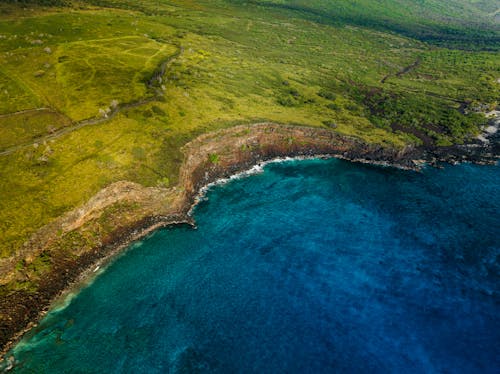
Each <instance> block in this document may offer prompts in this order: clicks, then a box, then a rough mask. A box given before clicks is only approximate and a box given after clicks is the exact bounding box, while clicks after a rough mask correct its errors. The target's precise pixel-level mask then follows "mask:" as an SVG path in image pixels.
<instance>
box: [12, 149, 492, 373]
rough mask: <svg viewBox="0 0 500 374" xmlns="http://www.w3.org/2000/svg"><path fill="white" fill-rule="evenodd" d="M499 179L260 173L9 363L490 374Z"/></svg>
mask: <svg viewBox="0 0 500 374" xmlns="http://www.w3.org/2000/svg"><path fill="white" fill-rule="evenodd" d="M499 186H500V167H498V166H481V167H479V166H472V165H460V166H448V167H446V168H445V169H444V170H438V169H426V170H425V171H424V172H423V173H416V172H410V171H401V170H396V169H392V168H383V167H375V166H369V165H360V164H353V163H349V162H346V161H341V160H336V159H331V160H307V161H292V162H286V163H280V164H270V165H268V166H266V168H265V172H264V173H262V174H258V175H253V176H251V177H248V178H244V179H239V180H235V181H232V182H230V183H228V184H225V185H222V186H217V187H214V188H211V189H210V190H209V192H208V194H207V198H206V199H205V200H204V201H202V202H201V203H200V204H199V205H198V206H197V208H196V209H195V212H194V216H195V218H196V221H197V223H198V229H197V230H193V229H191V228H188V227H177V228H172V229H166V230H160V231H158V232H156V233H155V234H153V235H152V236H150V237H149V238H147V239H145V240H143V241H142V242H140V243H138V244H135V245H133V246H132V247H131V248H130V250H129V251H128V252H127V253H126V254H125V255H123V256H121V257H119V258H118V259H117V260H116V261H115V262H113V263H112V264H111V265H110V266H109V267H108V268H107V269H106V270H105V271H104V272H102V274H100V275H99V276H98V277H97V278H96V279H95V281H94V282H93V283H92V284H91V285H89V286H88V287H86V288H84V289H82V290H81V291H80V292H79V293H78V294H77V295H76V296H75V297H74V298H73V299H71V300H68V301H67V303H66V304H67V305H66V306H65V307H60V308H58V309H55V310H54V311H52V312H51V313H50V314H49V315H48V316H47V317H46V318H45V319H44V320H43V322H42V323H41V325H40V326H39V327H38V328H37V329H36V330H34V331H33V332H32V333H31V334H28V336H27V337H26V338H25V339H24V340H23V341H22V342H21V343H20V344H18V346H17V347H16V348H15V349H14V350H13V352H12V353H13V354H14V356H15V359H16V365H17V366H16V369H17V370H18V371H19V372H36V373H43V372H47V373H58V372H85V373H91V372H96V373H97V372H99V373H121V372H130V373H139V372H147V373H192V372H222V373H237V372H241V373H244V372H253V373H320V372H349V373H350V372H365V373H366V372H378V373H391V372H392V373H417V372H418V373H423V372H425V373H499V372H500V243H499V240H498V238H499V232H500V230H499V229H500V215H499V212H500V196H499V195H500V187H499Z"/></svg>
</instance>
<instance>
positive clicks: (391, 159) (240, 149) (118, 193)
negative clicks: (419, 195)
mask: <svg viewBox="0 0 500 374" xmlns="http://www.w3.org/2000/svg"><path fill="white" fill-rule="evenodd" d="M182 152H183V154H184V161H183V164H182V166H181V168H180V174H179V183H178V185H177V186H176V187H173V188H160V187H144V186H141V185H139V184H137V183H132V182H128V181H121V182H116V183H113V184H111V185H110V186H108V187H106V188H104V189H103V190H101V191H100V192H98V193H97V194H96V195H95V196H94V197H92V198H91V199H90V200H89V201H88V202H87V203H85V204H84V205H82V206H80V207H78V208H76V209H74V210H72V211H70V212H68V213H66V214H64V215H63V216H61V217H60V218H58V219H56V220H54V221H53V222H51V223H50V224H48V225H46V226H44V227H42V228H41V229H40V230H39V231H38V232H37V233H36V234H35V235H33V236H32V238H31V239H30V240H29V241H28V242H27V243H26V245H25V246H24V248H23V250H22V251H20V253H18V254H17V255H16V256H13V257H11V258H9V259H6V260H2V262H0V274H1V276H0V283H1V284H4V285H5V284H8V283H9V282H15V281H19V280H21V281H22V279H20V277H21V278H22V276H23V274H22V272H19V271H18V270H16V264H18V263H19V261H24V264H25V265H29V264H30V263H33V261H35V260H36V259H37V258H40V256H45V258H49V259H50V264H51V266H50V270H49V271H48V272H46V273H45V274H42V276H40V279H37V280H36V290H35V291H33V290H31V291H24V290H18V291H12V292H9V293H7V294H5V295H2V296H0V346H1V347H2V353H1V357H2V358H3V357H4V355H5V353H6V352H7V351H8V350H9V349H10V348H11V347H12V346H13V344H15V343H16V342H17V341H18V340H19V339H20V338H21V337H22V335H23V334H24V333H26V332H27V331H28V330H30V329H31V328H33V327H34V326H35V325H36V323H37V322H38V321H39V320H40V319H41V318H42V317H43V316H44V315H45V314H46V313H47V311H48V310H49V308H50V306H51V304H52V303H53V302H54V300H56V299H59V298H60V297H61V296H63V295H64V294H65V293H66V292H68V290H70V289H72V287H74V286H75V284H79V283H81V282H82V281H83V280H84V279H85V278H86V277H88V276H89V275H90V274H92V272H93V270H95V269H96V267H98V266H101V265H102V264H103V263H105V262H106V261H109V259H110V258H111V257H113V256H114V255H115V254H117V253H119V252H120V251H121V250H122V249H124V248H126V247H127V246H128V245H129V244H130V243H131V242H133V241H135V240H138V239H140V238H141V237H143V236H145V235H147V234H148V233H150V232H151V231H154V230H156V229H158V228H161V227H166V226H170V225H179V224H189V225H192V226H194V225H195V223H194V221H193V220H192V218H191V217H190V215H189V212H190V210H191V208H192V206H193V204H195V202H196V200H197V196H198V194H199V192H200V191H201V189H202V188H203V187H204V186H206V185H208V184H209V183H211V182H214V181H216V180H218V179H220V178H227V177H229V176H231V175H234V174H237V173H239V172H242V171H244V170H248V169H250V168H251V167H252V166H255V165H258V164H259V163H262V162H264V161H269V160H272V159H275V158H279V157H304V156H306V157H313V156H319V155H325V156H332V157H339V158H343V159H347V160H352V161H359V162H365V163H373V164H382V165H389V166H395V167H399V168H403V169H412V170H418V169H419V168H420V166H421V165H422V163H423V161H417V160H418V159H419V158H421V157H422V151H421V150H419V149H416V148H414V147H412V146H406V147H403V148H395V147H391V146H387V145H380V144H368V143H366V142H364V141H362V140H360V139H357V138H354V137H349V136H344V135H340V134H338V133H335V132H333V131H331V130H327V129H321V128H314V127H303V126H291V125H281V124H276V123H258V124H252V125H240V126H235V127H232V128H229V129H224V130H220V131H216V132H212V133H207V134H204V135H201V136H199V137H198V138H196V139H194V140H192V141H191V142H189V143H187V144H186V145H185V146H184V147H183V148H182Z"/></svg>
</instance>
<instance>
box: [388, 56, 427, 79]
mask: <svg viewBox="0 0 500 374" xmlns="http://www.w3.org/2000/svg"><path fill="white" fill-rule="evenodd" d="M421 62H422V60H421V59H420V57H418V58H417V59H416V60H415V61H414V62H413V63H412V64H410V65H408V66H405V67H404V68H402V69H401V70H400V71H398V72H397V73H396V74H387V75H386V76H385V77H384V78H382V79H381V80H380V83H385V82H386V81H387V79H389V78H390V77H392V76H395V77H401V76H403V75H405V74H407V73H409V72H410V71H412V70H415V69H416V68H417V67H418V66H419V65H420V63H421Z"/></svg>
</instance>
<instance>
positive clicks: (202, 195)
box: [188, 155, 332, 216]
mask: <svg viewBox="0 0 500 374" xmlns="http://www.w3.org/2000/svg"><path fill="white" fill-rule="evenodd" d="M331 157H332V156H329V155H316V156H296V157H277V158H273V159H271V160H268V161H262V162H259V163H258V164H257V165H254V166H252V167H251V168H250V169H248V170H244V171H242V172H239V173H236V174H233V175H231V176H230V177H228V178H219V179H217V180H215V181H214V182H211V183H208V184H207V185H205V186H203V187H202V188H200V190H199V191H198V194H197V195H196V197H195V199H194V204H193V206H192V207H191V209H190V210H189V212H188V215H189V216H191V215H192V213H193V209H194V207H195V206H196V205H198V203H200V202H201V201H206V200H207V197H206V195H207V192H208V191H209V190H210V189H211V188H212V187H214V186H221V185H224V184H226V183H228V182H231V181H233V180H235V179H241V178H246V177H249V176H251V175H256V174H261V173H263V172H264V168H265V167H266V166H267V165H269V164H280V163H285V162H291V161H302V160H314V159H321V158H323V159H324V158H331Z"/></svg>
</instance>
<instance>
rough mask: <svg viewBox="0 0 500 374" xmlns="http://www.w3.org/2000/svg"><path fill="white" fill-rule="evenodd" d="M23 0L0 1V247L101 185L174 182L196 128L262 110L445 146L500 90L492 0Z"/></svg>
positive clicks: (263, 114) (399, 142) (284, 119)
mask: <svg viewBox="0 0 500 374" xmlns="http://www.w3.org/2000/svg"><path fill="white" fill-rule="evenodd" d="M36 3H37V2H36V1H31V2H29V1H26V2H24V3H23V4H21V5H20V4H19V3H17V4H14V3H8V2H7V3H3V4H1V5H0V152H2V151H5V150H9V149H11V151H10V152H7V154H2V155H0V175H1V178H0V181H1V182H0V196H1V199H0V239H1V242H2V245H1V247H0V248H1V250H0V255H1V256H3V257H6V256H10V255H12V254H13V253H15V251H16V250H18V249H19V248H21V246H22V244H23V243H24V242H25V241H26V240H27V238H29V236H30V235H31V234H33V233H34V232H35V231H36V230H38V229H39V228H40V227H41V226H43V225H44V224H47V223H48V222H50V221H51V220H53V219H54V218H56V217H58V216H59V215H61V214H62V213H64V212H66V211H68V210H70V209H72V208H74V207H75V206H78V205H79V204H82V203H83V202H85V201H86V200H87V199H88V198H90V197H91V196H92V195H93V194H95V193H96V192H97V191H98V190H99V189H101V188H102V187H104V186H106V185H108V184H109V183H111V182H114V181H117V180H131V181H134V182H138V183H141V184H143V185H146V186H154V185H160V184H161V185H174V184H175V183H177V172H178V168H179V165H180V163H181V162H182V155H181V153H180V147H181V146H182V145H183V144H185V143H186V142H188V141H189V140H190V139H192V138H193V137H195V136H197V135H199V134H201V133H204V132H207V131H211V130H215V129H219V128H224V127H229V126H232V125H234V124H239V123H252V122H259V121H275V122H279V123H286V124H290V123H291V124H302V125H308V126H318V127H327V128H334V129H335V131H338V132H339V133H342V134H349V135H353V136H357V137H359V138H362V139H365V140H367V141H369V142H376V143H381V144H390V145H395V146H403V145H404V144H408V143H414V144H422V143H426V144H427V143H430V144H438V145H439V144H442V145H445V144H451V143H461V142H463V141H465V140H466V139H467V138H468V137H471V136H475V135H476V134H477V133H478V131H479V126H480V125H481V124H483V123H484V118H483V117H482V116H481V115H479V114H475V113H472V114H469V115H464V114H463V113H462V112H461V111H460V110H459V109H460V108H464V107H471V106H473V105H475V104H476V103H483V104H487V105H489V106H491V107H495V106H496V105H497V104H498V100H499V88H500V84H498V82H497V79H498V78H500V58H499V52H498V47H499V45H498V39H495V38H496V37H497V36H498V25H497V24H495V23H494V22H493V21H492V20H490V19H489V18H488V17H489V14H490V13H492V14H493V12H494V11H495V9H493V7H491V4H493V3H494V2H489V1H483V2H465V1H459V0H454V3H456V4H455V5H456V6H455V7H451V8H446V7H445V8H443V6H442V5H440V4H442V3H443V2H440V1H435V0H434V1H432V2H430V3H429V4H430V5H429V6H430V8H428V9H427V8H426V7H427V5H425V4H424V5H421V4H420V5H415V6H414V7H413V8H411V7H410V8H408V9H406V8H404V7H401V6H399V7H396V6H395V4H396V5H397V3H398V2H396V1H388V0H386V1H384V2H383V6H382V5H380V4H379V3H378V2H377V3H376V4H377V5H376V6H375V5H374V4H375V2H374V1H368V0H364V1H361V0H360V1H357V2H356V1H347V2H345V6H344V7H341V8H339V9H340V10H339V9H336V8H332V7H331V4H332V2H327V1H319V0H318V1H308V2H305V1H265V2H264V1H258V2H257V1H253V2H251V1H247V2H245V3H244V4H243V2H238V1H223V0H216V1H208V0H199V1H180V0H179V1H164V0H159V1H158V0H155V1H153V0H144V1H140V2H138V1H131V0H92V1H87V2H83V1H82V2H78V1H73V2H72V4H71V5H69V6H65V7H57V6H56V7H50V6H48V5H50V3H54V2H51V1H46V2H45V5H43V6H40V5H36ZM358 3H359V4H361V3H363V4H364V5H369V6H367V7H360V6H358V5H359V4H358ZM403 3H413V2H404V1H403ZM89 4H91V5H89ZM457 4H461V7H459V6H458V5H457ZM426 9H427V11H424V10H426ZM450 9H451V10H450ZM481 9H483V10H481ZM484 9H486V10H484ZM339 12H340V13H339ZM408 12H412V13H411V14H412V16H411V17H410V18H408V19H407V21H405V20H406V18H405V17H406V15H407V14H408ZM447 12H451V13H449V14H448V13H447ZM429 14H432V16H430V15H429ZM463 14H466V15H467V17H461V15H463ZM370 17H371V18H370ZM383 20H388V22H386V23H385V24H384V23H383V22H382V21H383ZM389 21H390V22H389ZM405 22H406V23H405ZM424 24H425V25H426V29H425V30H428V33H427V34H425V35H423V34H422V35H421V34H419V33H418V32H416V31H415V30H416V29H417V28H419V27H420V26H421V25H424ZM471 24H472V25H473V26H474V27H473V30H475V31H474V33H471V32H470V31H467V30H469V29H468V26H470V25H471ZM398 25H399V26H401V27H399V26H398ZM403 26H404V27H403ZM445 29H446V30H448V31H443V30H445ZM450 30H451V31H450ZM464 30H465V31H464ZM461 32H462V33H461ZM451 35H453V37H452V36H451ZM495 35H496V36H495ZM437 36H439V38H438V37H437ZM471 40H475V41H476V42H475V44H476V47H474V48H471V46H470V45H471ZM459 47H460V48H459ZM169 59H171V61H170V63H169V64H168V65H167V66H166V70H165V73H164V75H163V76H162V77H161V81H159V80H156V81H155V82H154V84H148V82H150V80H151V77H153V76H154V75H155V73H157V72H158V71H159V70H158V68H159V67H160V65H161V64H162V63H164V62H166V61H168V60H169ZM412 65H414V67H412V68H410V69H407V70H408V71H405V68H407V67H411V66H412ZM402 71H405V72H404V73H403V74H400V72H402ZM144 99H149V101H147V102H142V100H144ZM129 103H136V104H137V105H136V106H134V107H129V108H128V109H122V110H121V111H120V113H118V114H117V115H116V116H114V117H113V118H111V119H109V120H107V121H103V122H100V123H98V124H94V125H88V126H79V124H81V123H83V122H81V121H83V120H86V119H90V118H94V117H104V116H105V115H106V113H110V112H109V111H110V110H112V109H113V108H114V107H118V108H122V107H124V106H125V105H126V104H129ZM39 108H46V109H44V110H38V111H37V110H34V109H39ZM19 111H25V112H21V113H17V112H19ZM73 127H74V128H75V130H74V131H71V129H72V128H73ZM62 128H64V129H69V131H67V132H65V133H64V134H62V135H61V136H57V137H51V134H54V133H55V132H57V130H59V129H62ZM12 147H19V148H16V149H14V148H12Z"/></svg>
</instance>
